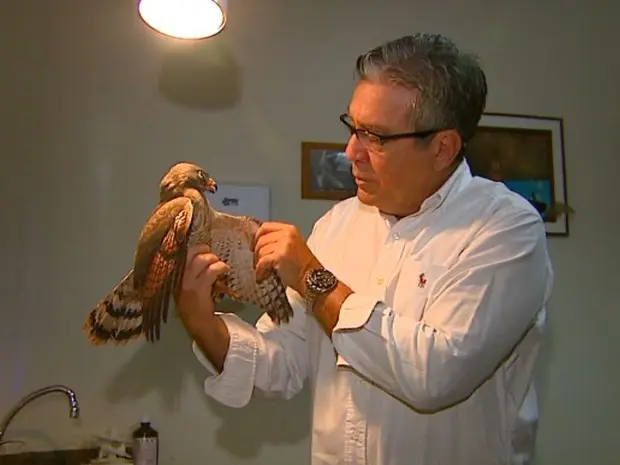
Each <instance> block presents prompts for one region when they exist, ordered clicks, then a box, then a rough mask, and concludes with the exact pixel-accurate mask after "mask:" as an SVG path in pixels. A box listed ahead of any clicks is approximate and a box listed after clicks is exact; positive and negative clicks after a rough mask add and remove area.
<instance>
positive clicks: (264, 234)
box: [254, 222, 319, 295]
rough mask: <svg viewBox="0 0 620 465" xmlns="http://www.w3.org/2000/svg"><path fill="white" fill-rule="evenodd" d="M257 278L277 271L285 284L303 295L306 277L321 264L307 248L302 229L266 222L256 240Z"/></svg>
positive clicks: (257, 233)
mask: <svg viewBox="0 0 620 465" xmlns="http://www.w3.org/2000/svg"><path fill="white" fill-rule="evenodd" d="M254 257H255V262H256V277H257V279H259V280H260V279H262V278H263V277H264V276H265V274H266V273H267V272H268V270H270V269H275V270H276V272H277V273H278V275H279V276H280V279H281V280H282V283H283V284H284V285H285V286H289V287H291V288H293V289H294V290H296V291H297V292H299V293H300V294H302V295H303V292H304V291H303V289H304V287H305V286H304V283H303V279H304V275H305V273H306V271H307V270H308V269H310V268H311V267H314V266H318V265H319V261H318V260H317V258H316V257H315V256H314V254H313V253H312V252H311V251H310V249H309V248H308V246H307V245H306V241H305V240H304V238H303V237H302V235H301V233H300V232H299V229H297V228H296V227H295V226H293V225H290V224H286V223H277V222H265V223H263V224H262V225H261V226H260V227H259V229H258V231H257V232H256V236H255V245H254Z"/></svg>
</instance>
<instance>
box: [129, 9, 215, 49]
mask: <svg viewBox="0 0 620 465" xmlns="http://www.w3.org/2000/svg"><path fill="white" fill-rule="evenodd" d="M226 3H227V0H138V12H139V14H140V17H141V18H142V20H143V21H144V22H145V23H146V24H148V25H149V26H150V27H152V28H153V29H155V30H156V31H159V32H161V33H162V34H165V35H167V36H170V37H176V38H179V39H204V38H206V37H210V36H213V35H215V34H217V33H218V32H220V31H221V30H222V29H223V28H224V26H225V25H226V6H227V5H226Z"/></svg>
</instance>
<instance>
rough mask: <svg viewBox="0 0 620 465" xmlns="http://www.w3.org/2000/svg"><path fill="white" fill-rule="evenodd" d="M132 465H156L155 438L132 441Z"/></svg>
mask: <svg viewBox="0 0 620 465" xmlns="http://www.w3.org/2000/svg"><path fill="white" fill-rule="evenodd" d="M133 455H134V457H133V460H134V465H157V438H139V439H135V440H134V454H133Z"/></svg>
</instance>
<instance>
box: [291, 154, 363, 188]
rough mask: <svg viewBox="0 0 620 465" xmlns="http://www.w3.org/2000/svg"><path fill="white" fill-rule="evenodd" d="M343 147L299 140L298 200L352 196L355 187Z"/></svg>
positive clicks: (349, 163)
mask: <svg viewBox="0 0 620 465" xmlns="http://www.w3.org/2000/svg"><path fill="white" fill-rule="evenodd" d="M345 147H346V144H345V143H334V142H302V143H301V198H302V199H323V200H344V199H346V198H348V197H352V196H354V195H355V193H356V191H357V186H356V184H355V180H354V179H353V175H352V174H351V162H350V161H349V160H348V159H347V157H346V156H345V153H344V150H345Z"/></svg>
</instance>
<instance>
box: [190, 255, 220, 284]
mask: <svg viewBox="0 0 620 465" xmlns="http://www.w3.org/2000/svg"><path fill="white" fill-rule="evenodd" d="M218 260H219V258H218V257H217V256H216V255H214V254H212V253H203V254H200V255H196V256H194V257H193V258H192V260H191V261H188V264H187V267H186V269H185V277H184V279H183V281H184V282H185V283H189V282H191V281H194V280H196V279H198V276H200V274H201V273H202V272H203V271H204V270H205V269H207V268H208V267H209V266H210V265H212V264H213V263H215V262H217V261H218Z"/></svg>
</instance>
